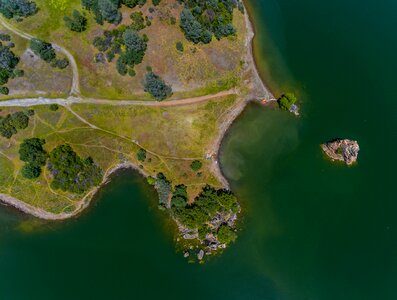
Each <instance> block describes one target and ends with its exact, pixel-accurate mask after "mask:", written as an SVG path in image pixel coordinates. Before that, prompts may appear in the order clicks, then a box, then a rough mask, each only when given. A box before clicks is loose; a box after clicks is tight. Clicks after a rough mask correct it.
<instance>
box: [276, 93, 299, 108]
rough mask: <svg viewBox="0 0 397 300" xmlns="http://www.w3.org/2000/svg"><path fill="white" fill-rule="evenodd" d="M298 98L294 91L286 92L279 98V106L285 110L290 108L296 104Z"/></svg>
mask: <svg viewBox="0 0 397 300" xmlns="http://www.w3.org/2000/svg"><path fill="white" fill-rule="evenodd" d="M296 101H297V98H296V97H295V95H294V94H292V93H287V94H284V95H282V96H281V97H280V99H278V100H277V102H278V104H279V106H280V108H281V109H283V110H290V108H291V106H292V105H293V104H295V102H296Z"/></svg>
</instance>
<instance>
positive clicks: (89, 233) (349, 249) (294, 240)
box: [0, 0, 397, 300]
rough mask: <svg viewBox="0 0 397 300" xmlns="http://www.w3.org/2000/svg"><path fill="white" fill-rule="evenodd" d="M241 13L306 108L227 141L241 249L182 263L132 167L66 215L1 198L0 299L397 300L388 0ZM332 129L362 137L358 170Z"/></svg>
mask: <svg viewBox="0 0 397 300" xmlns="http://www.w3.org/2000/svg"><path fill="white" fill-rule="evenodd" d="M250 6H251V8H254V9H252V11H253V13H254V18H255V20H254V21H255V27H256V31H257V39H256V42H255V46H256V56H257V59H258V63H259V64H260V70H261V73H262V74H263V75H264V77H265V78H266V81H267V83H268V84H269V85H270V86H271V87H272V89H273V90H274V91H275V92H281V91H294V92H295V93H296V94H298V95H299V98H300V100H301V104H302V115H301V117H300V118H295V117H293V116H292V115H289V114H287V113H283V112H280V111H277V110H274V109H271V108H264V107H261V106H259V105H254V104H252V105H250V106H248V107H247V109H246V111H245V112H244V113H243V115H242V116H241V117H240V118H239V120H238V121H237V122H236V123H235V124H234V125H233V127H232V129H231V131H230V133H229V135H228V137H227V138H226V140H225V142H224V145H223V148H222V156H221V161H222V165H223V168H224V172H225V174H226V176H227V177H228V179H229V180H230V182H231V185H232V187H233V190H234V191H235V192H236V193H237V194H238V196H239V197H240V199H241V202H242V205H243V214H244V217H243V222H242V223H243V224H242V227H243V228H242V230H241V232H240V236H239V239H238V240H237V242H236V243H235V244H234V245H233V246H231V247H230V248H229V249H227V251H226V252H225V253H224V254H223V255H222V256H220V257H217V258H215V259H212V260H211V261H210V262H209V263H207V264H205V265H198V264H188V263H187V262H186V260H184V259H183V257H182V256H181V254H180V253H179V254H177V253H176V252H175V244H174V241H173V236H172V234H170V233H169V232H170V225H169V224H168V223H167V220H166V218H165V217H164V215H163V214H162V213H161V212H159V211H158V209H157V205H156V199H155V198H156V195H155V193H154V192H153V191H152V190H151V189H150V187H148V186H147V185H146V184H145V182H144V180H143V179H142V178H140V177H139V176H138V175H136V174H134V173H133V172H131V171H125V172H122V173H120V174H118V175H117V177H115V178H114V180H113V181H112V182H111V183H110V184H108V185H107V186H106V187H105V188H104V189H103V190H102V191H101V193H100V194H99V195H98V197H97V199H96V201H95V202H94V203H93V206H92V207H91V208H90V209H88V211H87V212H86V213H84V214H83V215H82V216H80V217H79V218H76V219H73V220H70V221H66V222H62V223H58V224H54V223H47V222H42V221H37V220H35V219H33V218H31V217H28V216H24V215H22V214H20V213H18V212H15V211H14V210H13V209H8V208H5V207H0V270H1V272H0V299H6V300H8V299H12V300H14V299H18V300H19V299H33V300H35V299H40V300H42V299H218V300H219V299H244V300H245V299H287V300H295V299H296V300H300V299H310V300H323V299H330V300H335V299H338V300H344V299H346V300H354V299H357V300H366V299H371V300H372V299H376V300H378V299H379V300H388V299H397V204H396V203H397V192H396V187H395V186H394V184H395V178H396V171H395V169H396V167H397V160H396V156H395V153H396V152H397V118H396V114H397V104H396V102H397V99H396V97H397V96H396V95H397V84H396V77H397V76H395V73H396V70H397V58H396V57H395V55H396V53H397V31H396V30H395V29H396V28H397V18H396V17H395V15H396V13H397V3H396V2H395V1H391V0H390V1H388V0H384V1H376V2H375V1H364V2H363V1H357V0H351V1H348V3H347V2H346V1H342V0H335V1H332V2H330V3H321V2H318V1H309V0H301V1H291V0H290V1H281V0H280V1H275V0H274V1H273V0H250ZM335 137H346V138H352V139H357V140H358V141H359V143H360V147H361V151H360V153H359V163H358V164H357V165H355V166H353V167H346V166H344V165H343V164H338V163H331V162H330V161H329V160H328V159H326V158H325V157H324V155H323V154H322V153H321V150H320V147H319V144H320V143H322V142H324V141H326V140H328V139H332V138H335Z"/></svg>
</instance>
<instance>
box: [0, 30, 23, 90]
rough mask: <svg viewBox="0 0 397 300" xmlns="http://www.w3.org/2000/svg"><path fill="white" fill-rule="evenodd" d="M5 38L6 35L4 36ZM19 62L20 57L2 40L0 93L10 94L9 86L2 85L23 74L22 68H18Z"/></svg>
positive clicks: (0, 44) (0, 50) (0, 48)
mask: <svg viewBox="0 0 397 300" xmlns="http://www.w3.org/2000/svg"><path fill="white" fill-rule="evenodd" d="M3 38H4V36H3ZM18 63H19V57H18V56H16V55H15V54H14V52H12V51H11V49H10V47H9V46H4V45H3V44H2V43H1V42H0V93H1V94H4V95H8V93H9V90H8V88H7V87H1V85H3V84H6V83H7V82H8V80H9V79H10V78H14V77H19V76H21V75H23V71H22V70H18V69H16V66H17V65H18Z"/></svg>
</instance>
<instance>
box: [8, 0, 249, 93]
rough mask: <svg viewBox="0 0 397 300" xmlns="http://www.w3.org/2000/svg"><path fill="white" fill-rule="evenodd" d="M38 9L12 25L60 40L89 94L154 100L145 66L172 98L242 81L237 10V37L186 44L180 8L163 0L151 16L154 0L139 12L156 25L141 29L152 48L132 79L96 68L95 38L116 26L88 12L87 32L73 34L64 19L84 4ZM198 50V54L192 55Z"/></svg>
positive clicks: (59, 0)
mask: <svg viewBox="0 0 397 300" xmlns="http://www.w3.org/2000/svg"><path fill="white" fill-rule="evenodd" d="M35 2H36V3H37V4H38V6H39V7H40V11H39V13H38V14H37V15H35V16H32V17H29V18H27V19H25V20H24V21H23V22H21V23H14V25H15V26H16V27H18V28H20V29H21V30H23V31H26V32H28V33H31V34H33V35H35V36H38V37H40V38H43V39H46V40H48V41H53V42H56V43H58V44H60V45H62V46H64V47H65V48H66V49H68V50H69V51H70V52H71V53H72V54H73V55H74V56H75V58H76V60H77V63H78V65H79V68H80V75H81V88H82V92H83V94H84V95H86V96H90V97H100V98H109V99H127V98H128V99H137V98H139V99H150V98H149V97H148V95H146V94H145V93H144V92H143V89H142V80H143V77H144V74H145V72H146V66H148V65H150V66H151V67H152V68H153V70H154V71H155V72H157V73H158V74H159V75H161V76H162V77H163V78H164V79H165V80H166V81H167V82H169V83H171V84H172V85H173V88H174V91H175V93H174V98H180V97H188V96H197V95H204V94H208V93H213V92H217V91H220V90H224V89H228V88H230V87H231V86H233V85H235V84H236V83H237V82H238V78H240V77H239V74H240V71H241V64H240V59H241V57H242V56H243V55H242V54H243V53H244V52H245V46H244V39H245V24H244V18H243V16H242V14H241V13H240V12H238V11H237V10H236V12H235V22H234V23H235V26H236V27H237V28H238V33H239V34H238V35H237V37H234V38H228V39H222V40H221V41H216V40H214V41H213V42H212V43H211V44H209V45H193V44H192V43H189V42H187V41H186V39H185V38H184V36H183V33H182V32H181V30H180V28H179V25H178V24H179V20H178V19H179V13H180V11H181V9H182V7H181V6H180V5H175V4H176V3H177V2H176V1H174V0H172V1H171V0H163V1H162V2H161V4H160V5H159V6H157V7H156V8H155V12H154V13H152V14H150V13H149V11H148V9H149V7H150V6H152V5H151V1H148V3H147V4H146V5H145V6H144V7H143V8H135V9H134V10H139V11H142V12H143V13H144V15H148V16H152V17H153V20H152V26H150V27H147V28H145V29H144V30H142V33H146V34H147V35H148V36H149V44H148V50H147V52H146V56H145V59H144V61H143V62H142V64H140V65H139V66H137V67H136V72H137V75H136V76H135V77H134V78H131V77H128V76H126V77H122V76H120V75H118V73H117V71H116V69H115V66H114V63H112V64H105V65H101V64H96V63H94V62H93V56H94V54H95V53H97V50H96V49H95V48H94V47H93V46H92V45H91V43H92V40H93V39H94V37H95V36H99V35H101V34H102V32H103V30H105V29H111V28H113V25H109V24H105V25H104V26H99V25H97V24H96V23H95V21H94V20H93V18H92V15H91V14H88V19H89V26H88V30H87V31H86V32H84V33H74V32H71V31H69V30H68V29H67V28H66V27H65V25H64V22H63V16H64V15H70V14H71V12H72V10H73V9H78V10H81V4H80V0H71V1H65V0H51V1H47V0H36V1H35ZM132 11H133V10H131V9H128V8H125V7H124V8H123V16H124V18H123V23H125V24H129V23H130V19H129V15H130V13H131V12H132ZM171 16H175V17H176V18H177V24H176V25H171V24H170V17H171ZM177 41H182V42H183V44H184V47H185V51H184V52H183V53H179V52H178V51H177V50H176V48H175V44H176V42H177ZM193 52H195V53H193Z"/></svg>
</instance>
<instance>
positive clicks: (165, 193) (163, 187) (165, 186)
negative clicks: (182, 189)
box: [154, 173, 171, 206]
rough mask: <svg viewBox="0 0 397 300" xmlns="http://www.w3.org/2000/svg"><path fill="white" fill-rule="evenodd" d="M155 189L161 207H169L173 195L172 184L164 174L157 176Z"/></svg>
mask: <svg viewBox="0 0 397 300" xmlns="http://www.w3.org/2000/svg"><path fill="white" fill-rule="evenodd" d="M154 187H155V188H156V190H157V192H158V194H159V202H160V205H164V206H167V204H168V199H169V196H170V194H171V183H170V182H169V181H168V180H167V178H166V177H165V176H164V174H163V173H159V174H157V178H156V183H155V185H154Z"/></svg>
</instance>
